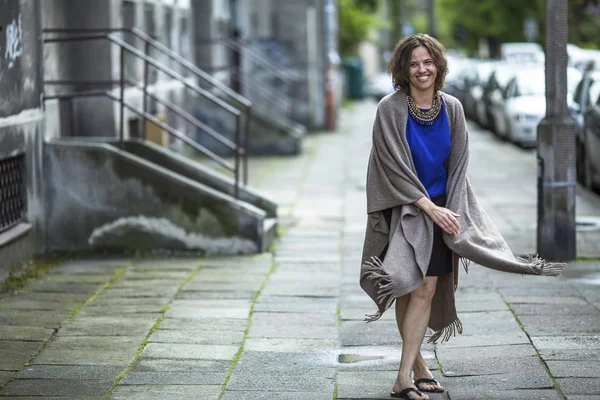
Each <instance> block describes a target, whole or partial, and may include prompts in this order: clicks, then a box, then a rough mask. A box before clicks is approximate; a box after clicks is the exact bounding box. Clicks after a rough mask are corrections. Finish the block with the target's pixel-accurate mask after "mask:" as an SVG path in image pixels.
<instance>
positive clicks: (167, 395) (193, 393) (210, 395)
mask: <svg viewBox="0 0 600 400" xmlns="http://www.w3.org/2000/svg"><path fill="white" fill-rule="evenodd" d="M221 390H222V386H221V385H119V386H117V387H116V388H115V390H114V391H113V393H112V395H111V396H110V397H109V399H111V400H181V399H202V400H217V399H218V398H219V395H220V394H221Z"/></svg>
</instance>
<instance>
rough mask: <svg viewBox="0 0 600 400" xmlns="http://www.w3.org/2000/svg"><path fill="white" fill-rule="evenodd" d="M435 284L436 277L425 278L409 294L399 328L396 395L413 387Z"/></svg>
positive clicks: (415, 397) (411, 395)
mask: <svg viewBox="0 0 600 400" xmlns="http://www.w3.org/2000/svg"><path fill="white" fill-rule="evenodd" d="M436 283H437V277H435V276H428V277H425V280H424V282H423V284H422V285H421V286H420V287H419V288H417V289H416V290H415V291H414V292H412V293H411V294H410V299H409V301H408V305H407V306H406V311H405V313H404V320H403V322H402V325H401V328H400V332H401V333H403V335H402V336H403V343H402V360H401V361H400V370H399V371H398V378H397V379H396V382H395V383H394V387H393V389H392V390H393V391H394V392H396V393H398V392H400V391H401V390H403V389H406V388H408V387H415V386H414V385H413V383H412V379H411V374H412V370H413V368H414V366H415V361H416V359H417V355H418V354H419V353H420V350H421V344H422V343H423V338H424V337H425V332H426V330H427V323H428V322H429V314H430V313H431V300H432V298H433V295H434V293H435V286H436ZM409 396H410V397H411V398H413V399H417V400H428V399H429V396H427V395H425V394H424V395H423V396H422V397H419V396H417V394H416V393H414V392H411V393H410V394H409Z"/></svg>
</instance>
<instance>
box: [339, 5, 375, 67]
mask: <svg viewBox="0 0 600 400" xmlns="http://www.w3.org/2000/svg"><path fill="white" fill-rule="evenodd" d="M338 5H339V14H338V15H339V40H340V53H341V55H342V56H353V55H356V49H357V47H358V45H359V44H360V42H363V41H365V40H368V39H369V34H370V32H371V30H372V29H374V28H381V27H384V26H385V24H384V22H383V21H382V20H381V19H380V18H379V17H378V16H377V14H376V10H377V1H374V0H339V2H338Z"/></svg>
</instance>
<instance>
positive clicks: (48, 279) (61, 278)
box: [43, 271, 114, 288]
mask: <svg viewBox="0 0 600 400" xmlns="http://www.w3.org/2000/svg"><path fill="white" fill-rule="evenodd" d="M113 275H114V272H113V271H109V272H108V273H99V274H93V273H89V274H70V273H69V274H60V273H59V274H52V275H47V276H44V278H43V282H44V283H69V284H75V285H80V284H89V285H93V286H95V287H96V288H98V287H100V286H101V285H104V284H105V283H106V282H108V281H109V280H110V278H112V276H113Z"/></svg>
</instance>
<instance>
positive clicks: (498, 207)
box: [0, 101, 600, 400]
mask: <svg viewBox="0 0 600 400" xmlns="http://www.w3.org/2000/svg"><path fill="white" fill-rule="evenodd" d="M374 112H375V104H374V103H372V102H369V101H365V102H363V103H359V104H355V105H353V107H352V108H351V109H347V110H345V111H344V117H343V119H342V121H341V127H340V129H339V132H338V133H324V134H313V135H310V136H309V137H307V138H306V140H305V151H304V154H303V155H302V156H301V157H294V158H289V157H288V158H286V157H281V158H278V157H272V158H261V159H253V160H252V161H251V175H250V176H251V184H252V185H253V186H255V187H258V188H259V189H260V190H262V191H264V192H265V193H267V194H268V195H269V196H270V197H272V198H273V199H275V200H276V201H278V202H279V204H280V209H279V214H280V216H281V225H282V226H281V227H282V236H281V238H280V240H279V242H278V243H277V245H276V247H275V248H274V252H273V253H266V254H261V255H253V256H243V257H219V258H204V259H202V258H177V259H141V258H137V259H88V260H74V261H69V262H66V263H64V264H62V265H60V266H59V267H57V268H55V269H54V270H52V271H51V272H50V273H48V274H47V275H45V276H43V277H41V278H40V279H39V280H36V281H32V282H30V283H29V284H28V285H27V286H26V288H25V289H24V290H22V291H21V292H19V293H17V294H15V295H12V296H10V297H8V298H5V299H3V300H2V302H1V303H0V354H1V357H0V385H1V386H0V398H19V399H22V398H28V397H29V398H34V397H33V396H38V397H36V398H40V397H42V398H45V399H53V398H69V399H103V398H110V399H191V398H195V399H252V400H254V399H258V400H261V399H264V400H267V399H306V400H320V399H336V398H337V399H385V398H389V392H390V390H391V387H392V384H393V382H394V379H395V375H396V371H397V368H398V364H399V360H400V348H401V341H400V338H399V335H398V331H397V328H396V324H395V321H394V319H393V318H394V316H393V313H391V312H388V313H386V314H384V316H383V317H382V319H381V320H380V321H377V322H375V323H371V324H365V323H364V322H363V321H362V319H363V316H364V314H365V313H368V312H372V311H373V310H374V305H373V304H372V302H371V300H370V299H369V298H368V297H367V296H366V294H364V293H363V292H362V290H361V289H360V287H359V286H358V275H359V258H360V253H361V246H362V238H363V235H364V224H365V221H366V216H365V185H364V177H365V172H366V171H365V169H366V162H367V158H368V152H369V148H370V140H371V125H372V121H373V117H374ZM470 146H471V163H470V179H471V181H472V183H473V185H474V188H475V192H476V194H477V195H478V198H479V200H480V202H481V203H482V205H483V206H484V208H485V209H486V211H487V212H488V213H489V214H490V216H491V217H492V219H493V220H494V222H495V223H496V224H497V225H498V227H499V228H500V230H501V231H502V233H503V234H504V235H505V236H506V238H507V239H508V241H509V243H510V244H511V247H512V248H513V250H514V251H515V252H516V253H518V254H522V253H525V252H533V251H535V201H536V189H535V176H536V170H535V168H536V163H535V154H534V153H533V152H532V151H526V150H522V149H519V148H516V147H514V146H512V145H510V144H507V143H503V142H499V141H497V140H496V139H495V138H494V137H493V136H492V135H491V134H489V133H488V132H484V131H481V130H478V129H477V127H476V126H475V125H470ZM577 207H578V217H579V218H581V219H582V220H583V219H586V218H587V219H594V218H598V217H600V201H599V200H598V199H597V197H596V196H594V195H591V194H589V193H587V192H584V191H581V192H579V195H578V199H577ZM578 253H579V255H580V256H585V257H591V258H594V259H598V261H593V260H592V261H582V262H577V263H570V264H569V266H568V267H567V269H566V270H565V272H564V274H563V276H562V277H560V278H547V277H531V276H525V277H523V276H519V275H510V274H502V273H498V272H495V271H491V270H487V269H485V268H482V267H478V266H473V267H471V268H470V271H469V274H468V275H466V274H462V276H461V281H460V283H459V288H458V290H457V294H456V297H457V306H458V309H459V316H460V317H461V319H462V322H463V325H464V332H463V335H461V336H458V337H455V338H452V339H451V340H450V341H449V342H447V343H444V344H441V345H432V344H424V345H423V354H424V357H425V358H426V360H427V363H428V365H429V367H430V369H431V370H432V373H433V374H434V376H435V377H436V378H438V379H439V380H440V382H441V383H442V384H443V385H444V386H445V387H446V388H447V389H448V392H447V393H444V394H435V395H430V398H431V399H434V400H437V399H447V398H450V399H452V400H457V399H461V400H469V399H548V400H553V399H565V398H568V399H570V400H581V399H598V398H600V356H599V354H600V230H597V229H587V230H585V231H581V232H579V235H578Z"/></svg>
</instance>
